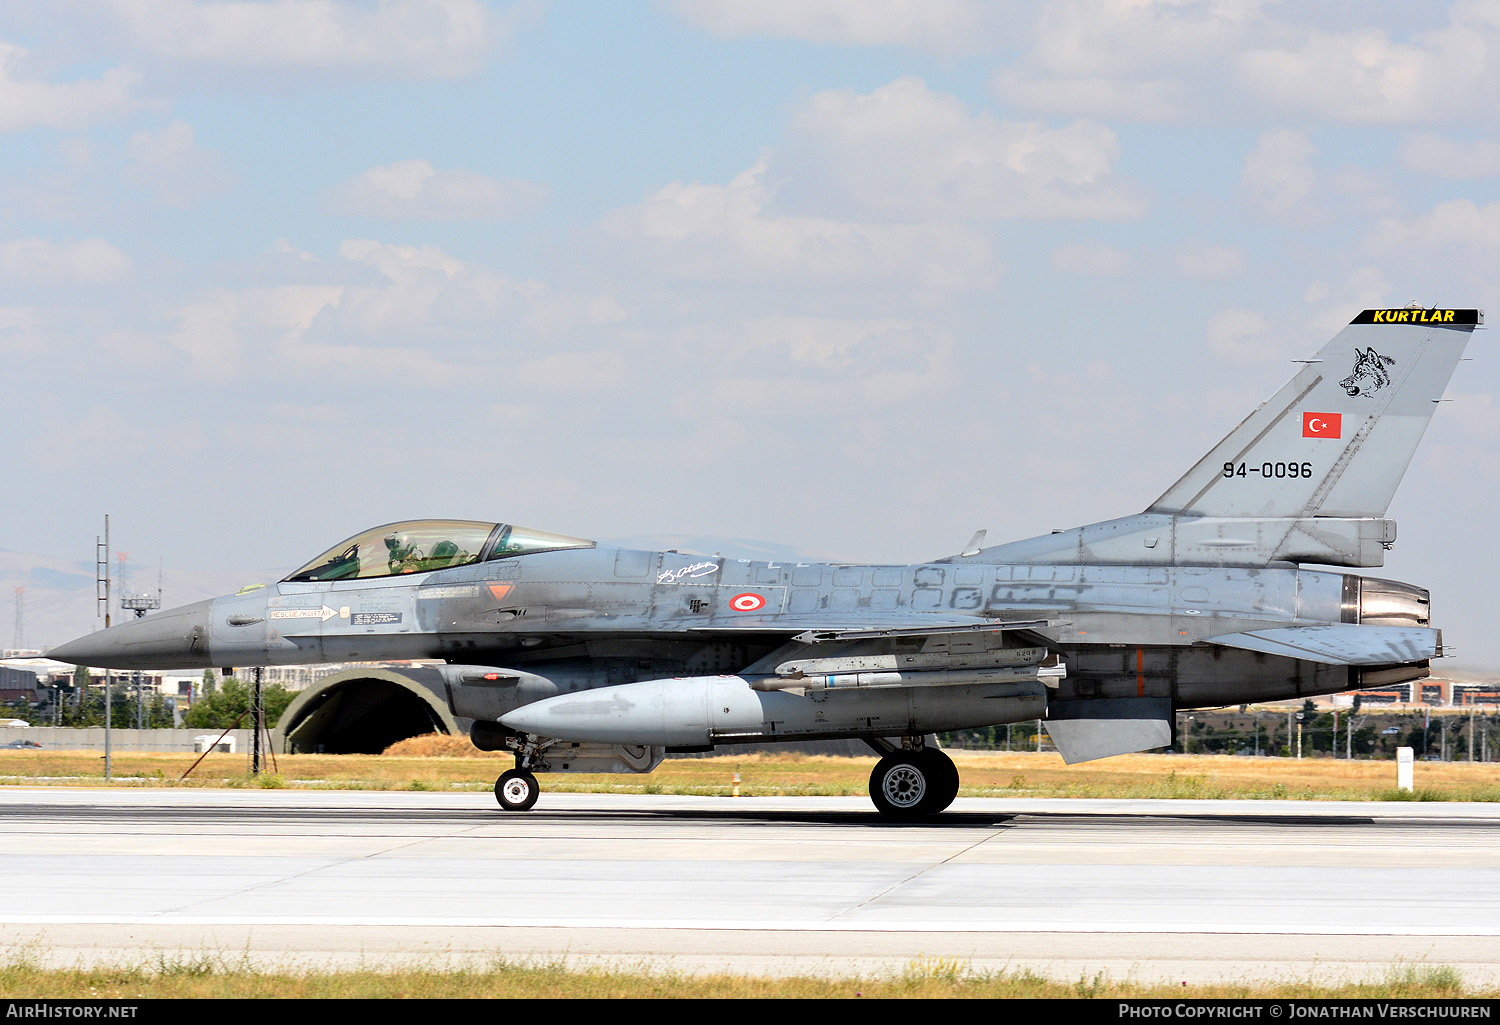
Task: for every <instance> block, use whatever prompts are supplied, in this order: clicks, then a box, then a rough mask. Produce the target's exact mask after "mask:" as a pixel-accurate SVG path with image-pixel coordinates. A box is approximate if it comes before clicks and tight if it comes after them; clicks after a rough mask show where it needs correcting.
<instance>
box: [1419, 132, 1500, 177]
mask: <svg viewBox="0 0 1500 1025" xmlns="http://www.w3.org/2000/svg"><path fill="white" fill-rule="evenodd" d="M1400 153H1401V163H1402V164H1404V165H1405V166H1406V167H1408V168H1410V169H1411V170H1413V171H1420V172H1422V173H1423V174H1430V175H1434V176H1436V177H1439V178H1490V177H1494V176H1495V175H1500V142H1494V141H1492V140H1489V139H1474V140H1460V139H1448V138H1444V137H1443V136H1440V135H1427V134H1418V135H1408V136H1407V137H1406V138H1405V139H1403V140H1401V150H1400Z"/></svg>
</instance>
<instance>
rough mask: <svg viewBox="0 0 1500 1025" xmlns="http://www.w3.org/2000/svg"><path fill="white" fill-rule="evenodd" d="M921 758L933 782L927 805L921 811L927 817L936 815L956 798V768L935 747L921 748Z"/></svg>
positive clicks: (951, 760) (951, 761)
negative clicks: (929, 770) (930, 772)
mask: <svg viewBox="0 0 1500 1025" xmlns="http://www.w3.org/2000/svg"><path fill="white" fill-rule="evenodd" d="M921 756H922V758H923V759H924V760H925V761H926V763H927V765H928V767H929V768H930V769H931V771H932V781H933V782H932V789H931V790H930V791H929V792H928V798H927V804H926V805H924V806H923V808H922V810H923V811H924V812H926V813H927V814H928V815H936V814H937V813H938V812H940V811H942V810H943V809H944V808H946V807H948V805H950V804H952V803H953V799H954V798H955V797H957V796H958V766H956V765H954V764H953V759H952V758H949V757H948V756H947V755H945V754H943V752H941V751H939V750H938V749H937V748H935V747H928V748H923V749H922V751H921Z"/></svg>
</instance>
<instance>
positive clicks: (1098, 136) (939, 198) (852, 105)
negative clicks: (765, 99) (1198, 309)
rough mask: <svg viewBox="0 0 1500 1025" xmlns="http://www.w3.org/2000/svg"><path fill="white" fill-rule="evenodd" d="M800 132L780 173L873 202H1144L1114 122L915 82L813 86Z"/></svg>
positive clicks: (1090, 205)
mask: <svg viewBox="0 0 1500 1025" xmlns="http://www.w3.org/2000/svg"><path fill="white" fill-rule="evenodd" d="M792 135H793V138H792V139H791V140H790V141H789V142H788V143H787V145H786V146H785V152H784V153H783V154H780V155H778V159H777V162H776V167H777V169H778V170H783V169H784V168H785V167H786V166H787V165H790V166H791V167H792V168H794V169H800V168H799V164H805V165H807V172H806V173H808V174H810V175H815V176H816V177H817V178H818V180H819V182H820V184H822V185H823V186H824V187H825V188H826V189H828V190H829V191H831V192H833V193H835V194H838V195H843V196H846V197H847V198H848V199H849V200H850V201H852V202H854V203H856V204H859V205H861V206H863V207H866V208H868V209H870V210H875V211H882V212H887V213H894V214H898V215H909V216H919V217H930V216H945V217H957V218H963V219H967V218H976V217H978V218H992V217H1064V218H1107V219H1119V218H1129V217H1136V216H1139V215H1141V214H1142V213H1144V212H1145V209H1146V202H1145V199H1144V195H1143V190H1142V188H1141V187H1140V185H1139V184H1138V183H1136V182H1134V181H1132V180H1130V179H1128V178H1125V177H1123V176H1121V175H1118V174H1116V173H1115V172H1114V171H1113V165H1114V163H1115V161H1116V160H1117V159H1118V157H1119V151H1120V144H1119V140H1118V138H1117V137H1116V136H1115V133H1114V132H1113V131H1111V130H1110V129H1108V128H1106V127H1104V126H1103V125H1098V124H1094V123H1092V122H1089V121H1077V122H1074V123H1073V124H1070V125H1066V126H1064V127H1061V128H1052V127H1049V126H1047V125H1045V124H1042V123H1040V122H1035V121H1001V120H999V119H998V118H995V117H993V116H991V115H990V114H988V113H983V112H981V113H979V114H971V113H970V112H969V110H968V109H967V108H966V107H965V105H964V103H963V101H962V100H959V99H958V98H957V97H955V96H952V95H949V94H947V93H940V92H934V91H932V90H930V89H928V88H927V86H926V84H925V83H924V82H923V81H922V80H921V79H919V78H910V77H908V78H901V79H898V80H897V81H895V82H891V83H890V84H888V85H885V86H881V87H880V88H878V89H876V90H874V91H873V92H870V93H865V94H856V93H854V92H853V91H852V90H827V91H824V92H820V93H817V94H816V95H814V96H812V97H811V98H810V99H809V100H808V101H807V102H806V103H805V104H804V105H803V106H802V108H801V109H800V110H799V111H798V112H797V113H796V115H795V116H794V117H793V119H792Z"/></svg>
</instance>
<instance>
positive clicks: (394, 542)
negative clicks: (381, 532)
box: [385, 533, 422, 573]
mask: <svg viewBox="0 0 1500 1025" xmlns="http://www.w3.org/2000/svg"><path fill="white" fill-rule="evenodd" d="M385 547H386V550H387V555H388V558H387V560H386V565H387V566H389V567H390V570H391V572H392V573H414V572H416V571H417V570H419V569H421V568H422V553H421V552H420V551H419V550H418V549H417V546H416V545H414V544H412V542H411V538H409V537H407V536H406V535H405V534H397V533H391V534H387V535H386V536H385Z"/></svg>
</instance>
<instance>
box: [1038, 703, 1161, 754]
mask: <svg viewBox="0 0 1500 1025" xmlns="http://www.w3.org/2000/svg"><path fill="white" fill-rule="evenodd" d="M1042 725H1043V726H1044V727H1046V730H1047V736H1049V737H1051V738H1052V743H1053V744H1055V745H1057V751H1058V753H1059V754H1061V755H1062V757H1063V761H1064V762H1066V763H1067V764H1069V765H1075V764H1077V763H1078V762H1089V761H1093V760H1094V759H1095V758H1109V757H1111V756H1112V755H1125V754H1133V753H1134V752H1136V751H1150V750H1151V749H1152V748H1157V747H1166V746H1167V745H1169V744H1171V743H1172V702H1171V700H1170V699H1168V698H1092V699H1089V700H1084V701H1051V702H1048V704H1047V718H1046V719H1043V720H1042Z"/></svg>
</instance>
